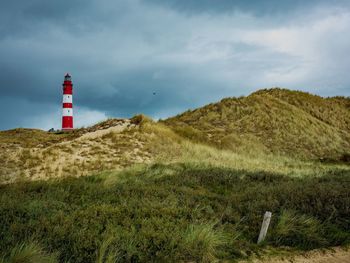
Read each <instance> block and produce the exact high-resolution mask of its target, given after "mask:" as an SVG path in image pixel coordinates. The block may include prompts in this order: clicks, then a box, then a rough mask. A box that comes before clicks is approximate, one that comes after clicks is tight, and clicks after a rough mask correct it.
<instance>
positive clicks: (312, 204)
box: [0, 89, 350, 263]
mask: <svg viewBox="0 0 350 263" xmlns="http://www.w3.org/2000/svg"><path fill="white" fill-rule="evenodd" d="M349 105H350V103H349V99H348V98H342V97H334V98H321V97H318V96H315V95H311V94H307V93H303V92H296V91H288V90H281V89H272V90H261V91H258V92H255V93H253V94H251V95H250V96H248V97H241V98H227V99H224V100H222V101H221V102H219V103H215V104H210V105H207V106H204V107H203V108H200V109H197V110H194V111H188V112H185V113H183V114H180V115H178V116H176V117H173V118H169V119H167V120H165V121H159V122H155V121H153V120H151V119H149V118H148V117H146V116H144V115H137V116H135V117H133V118H131V119H108V120H106V121H103V122H100V123H97V124H96V125H94V126H91V127H88V128H82V129H76V130H74V131H72V132H67V133H63V132H56V133H50V132H46V131H42V130H36V129H14V130H9V131H1V132H0V148H1V151H0V215H1V216H0V233H1V238H0V262H1V263H2V262H55V263H57V262H62V263H67V262H84V263H88V262H98V263H103V262H104V263H106V262H237V261H238V260H248V262H251V260H254V259H260V258H261V256H264V257H265V256H267V257H268V261H267V262H274V261H270V259H269V257H270V256H271V257H275V256H282V257H284V256H287V258H288V259H290V256H291V255H295V254H300V253H304V252H305V251H309V250H312V249H327V248H331V247H339V246H340V247H341V246H345V247H347V246H349V245H350V232H349V229H350V220H349V213H350V210H349V208H350V198H349V197H350V165H349V163H348V162H347V160H346V156H347V155H346V154H347V153H349V149H350V148H349V143H350V140H349V131H350V129H349V121H350V118H349V109H350V108H349ZM320 158H323V160H328V162H320V161H319V159H320ZM330 161H332V162H330ZM267 210H268V211H271V212H272V214H273V216H272V221H271V225H270V228H269V231H268V235H267V239H266V241H265V242H263V243H262V244H260V245H257V244H256V240H257V237H258V234H259V229H260V226H261V221H262V216H263V214H264V213H265V211H267ZM337 251H340V254H339V253H338V256H339V257H341V258H342V257H347V256H349V252H345V251H344V252H343V251H342V250H341V248H339V250H337ZM316 253H317V252H316ZM301 260H303V259H301ZM276 262H278V261H276ZM302 262H304V261H302Z"/></svg>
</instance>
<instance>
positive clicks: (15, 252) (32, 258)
mask: <svg viewBox="0 0 350 263" xmlns="http://www.w3.org/2000/svg"><path fill="white" fill-rule="evenodd" d="M0 262H1V263H56V262H58V261H57V257H56V254H48V253H46V252H45V251H44V249H43V248H42V246H40V245H39V244H37V243H33V242H30V243H22V244H19V245H17V246H15V247H14V248H13V249H12V250H11V251H10V253H9V254H8V255H6V256H4V257H3V258H2V260H0Z"/></svg>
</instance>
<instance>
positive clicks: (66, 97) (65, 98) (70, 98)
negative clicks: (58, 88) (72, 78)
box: [63, 94, 73, 103]
mask: <svg viewBox="0 0 350 263" xmlns="http://www.w3.org/2000/svg"><path fill="white" fill-rule="evenodd" d="M63 103H73V96H72V95H67V94H64V95H63Z"/></svg>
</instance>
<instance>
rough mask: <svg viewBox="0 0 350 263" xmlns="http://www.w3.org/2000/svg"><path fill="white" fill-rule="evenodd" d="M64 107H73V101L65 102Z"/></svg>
mask: <svg viewBox="0 0 350 263" xmlns="http://www.w3.org/2000/svg"><path fill="white" fill-rule="evenodd" d="M63 108H73V103H63Z"/></svg>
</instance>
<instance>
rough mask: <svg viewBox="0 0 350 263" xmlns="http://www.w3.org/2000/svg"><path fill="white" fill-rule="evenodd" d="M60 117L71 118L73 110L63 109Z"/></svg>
mask: <svg viewBox="0 0 350 263" xmlns="http://www.w3.org/2000/svg"><path fill="white" fill-rule="evenodd" d="M62 116H73V109H72V108H63V112H62Z"/></svg>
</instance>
